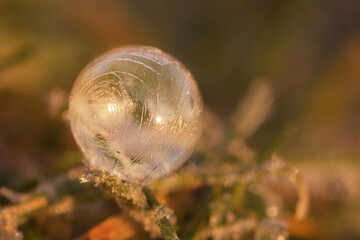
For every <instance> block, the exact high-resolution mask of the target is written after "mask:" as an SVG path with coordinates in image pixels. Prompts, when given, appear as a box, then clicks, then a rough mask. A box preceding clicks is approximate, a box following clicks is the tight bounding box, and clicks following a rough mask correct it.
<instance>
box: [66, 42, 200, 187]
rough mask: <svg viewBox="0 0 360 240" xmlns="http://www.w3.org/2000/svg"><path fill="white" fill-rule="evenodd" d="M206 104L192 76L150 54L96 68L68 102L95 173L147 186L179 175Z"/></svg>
mask: <svg viewBox="0 0 360 240" xmlns="http://www.w3.org/2000/svg"><path fill="white" fill-rule="evenodd" d="M202 115H203V104H202V99H201V95H200V93H199V90H198V86H197V84H196V82H195V81H194V79H193V77H192V75H191V74H190V72H189V71H188V70H187V69H186V68H185V67H184V66H183V65H182V64H181V63H180V62H179V61H177V60H176V59H174V58H173V57H171V56H169V55H168V54H166V53H164V52H162V51H160V50H158V49H156V48H152V47H144V46H130V47H123V48H117V49H114V50H111V51H109V52H107V53H106V54H104V55H102V56H100V57H98V58H96V59H95V60H93V61H92V62H91V63H90V64H89V65H88V66H87V67H86V68H85V69H84V70H83V71H82V72H81V73H80V75H79V77H78V78H77V80H76V82H75V84H74V87H73V89H72V92H71V96H70V106H69V117H70V124H71V129H72V132H73V134H74V137H75V140H76V142H77V144H78V145H79V146H80V148H81V150H82V152H83V153H84V156H85V160H84V161H85V163H86V164H87V165H88V166H89V167H92V168H95V169H99V170H105V171H107V172H108V173H110V174H112V175H114V176H116V177H118V178H120V179H122V180H125V181H128V182H132V183H136V184H145V183H148V182H150V181H152V180H154V179H157V178H160V177H162V176H164V175H166V174H168V173H170V172H172V171H173V170H175V169H177V168H178V167H180V166H181V165H182V164H183V163H184V162H185V161H186V160H187V159H188V157H189V155H190V154H191V153H192V151H193V150H194V148H195V145H196V143H197V142H198V140H199V138H200V134H201V124H202Z"/></svg>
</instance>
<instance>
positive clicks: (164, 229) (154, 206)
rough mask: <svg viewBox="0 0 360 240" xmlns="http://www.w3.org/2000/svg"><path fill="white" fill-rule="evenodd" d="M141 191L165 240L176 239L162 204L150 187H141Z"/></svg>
mask: <svg viewBox="0 0 360 240" xmlns="http://www.w3.org/2000/svg"><path fill="white" fill-rule="evenodd" d="M143 192H144V194H145V197H146V199H147V201H148V204H149V207H150V208H151V210H152V211H154V215H155V220H156V224H157V225H158V226H159V227H160V231H161V234H162V235H163V237H164V238H165V239H166V240H177V239H179V237H178V236H177V234H176V231H175V229H174V228H173V227H172V226H171V223H170V221H169V219H168V218H167V215H166V213H165V212H164V209H163V205H161V204H160V203H159V201H158V200H157V199H156V197H155V195H154V194H153V193H152V191H151V189H150V188H148V187H146V186H145V187H143Z"/></svg>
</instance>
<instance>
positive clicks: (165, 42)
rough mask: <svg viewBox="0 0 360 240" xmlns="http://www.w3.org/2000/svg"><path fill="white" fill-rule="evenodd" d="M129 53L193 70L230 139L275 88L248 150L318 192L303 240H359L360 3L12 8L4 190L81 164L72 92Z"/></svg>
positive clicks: (1, 48)
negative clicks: (156, 52) (87, 75)
mask: <svg viewBox="0 0 360 240" xmlns="http://www.w3.org/2000/svg"><path fill="white" fill-rule="evenodd" d="M129 44H140V45H151V46H154V47H157V48H160V49H162V50H164V51H165V52H167V53H169V54H171V55H173V56H174V57H176V58H177V59H179V60H180V61H181V62H182V63H184V65H185V66H186V67H187V68H188V69H189V70H190V71H191V72H192V73H193V75H194V77H195V79H196V80H197V82H198V83H199V87H200V89H201V92H202V94H203V97H204V101H205V103H206V105H207V108H208V111H209V112H211V116H212V117H213V118H216V121H217V122H218V123H219V124H215V126H216V127H218V128H226V127H227V126H229V125H230V124H231V123H233V122H234V121H236V120H234V119H236V117H234V115H236V113H237V112H239V108H241V104H240V105H239V103H241V101H242V100H244V99H247V98H246V96H248V95H249V94H250V95H251V89H253V91H255V94H256V92H257V91H261V89H262V88H261V86H266V87H265V89H266V91H269V93H267V94H269V95H270V96H271V97H265V100H266V101H265V103H262V104H263V105H264V104H265V105H266V104H267V103H268V105H271V107H270V106H268V108H269V110H268V111H267V113H266V114H265V115H266V117H265V116H264V117H263V118H264V119H261V120H260V122H262V123H263V124H262V125H261V126H259V128H256V129H255V130H256V131H255V130H254V132H253V134H251V136H249V137H248V138H246V143H247V145H248V146H249V148H251V149H252V151H253V152H254V153H256V157H255V159H256V161H258V162H262V161H265V160H266V159H269V158H270V157H271V156H272V155H273V154H274V153H276V154H277V155H278V156H280V157H281V158H282V159H284V161H285V162H286V163H287V164H288V165H291V166H296V167H297V168H299V169H300V171H301V172H302V174H303V178H304V181H305V182H306V183H307V184H308V186H309V194H310V202H311V204H310V205H311V209H310V215H309V217H308V218H307V219H306V220H304V221H303V222H301V223H293V224H292V223H291V222H290V238H291V239H344V240H347V239H348V240H351V239H360V218H359V216H360V204H359V202H360V192H359V191H360V174H359V173H360V159H359V158H360V2H359V1H357V0H342V1H337V0H317V1H313V0H304V1H286V0H275V1H260V0H252V1H250V0H238V1H235V0H234V1H209V0H207V1H206V0H198V1H161V0H152V1H139V0H131V1H130V0H126V1H117V0H101V1H99V0H61V1H60V0H54V1H46V0H37V1H33V0H17V1H14V0H0V187H1V186H6V187H7V188H11V189H19V188H20V187H21V186H23V185H24V184H25V183H27V182H29V181H31V179H34V177H37V176H42V175H44V173H46V171H47V170H48V169H51V168H53V167H54V166H56V165H57V164H59V162H61V161H63V160H64V159H69V158H76V156H77V155H78V154H79V153H78V151H77V147H76V145H75V143H74V140H73V138H72V135H71V132H70V129H69V126H68V123H67V121H66V109H67V104H68V103H67V99H68V95H69V92H70V90H71V87H72V84H73V83H74V81H75V79H76V77H77V75H78V73H79V72H80V71H81V70H82V68H83V67H84V66H85V65H86V64H87V63H88V62H89V61H90V60H92V59H93V58H94V57H96V56H98V55H100V54H102V53H104V52H105V51H107V50H109V49H111V48H114V47H119V46H123V45H129ZM254 84H255V85H254ZM259 84H260V85H261V86H260V89H259ZM249 89H250V90H249ZM253 94H254V93H253ZM265 95H266V94H265ZM242 109H243V108H242ZM240 113H242V114H243V115H246V114H247V112H246V111H242V112H241V111H240ZM205 121H207V118H206V119H205ZM249 121H251V120H249ZM206 124H207V123H205V125H206ZM205 130H206V129H205ZM219 131H220V132H221V131H222V130H221V129H220V130H219ZM219 134H220V135H221V133H219ZM205 135H206V133H205ZM208 135H210V136H213V138H217V137H218V135H216V133H215V134H213V135H211V134H208ZM208 137H209V136H208ZM212 140H214V139H212ZM212 140H211V139H208V141H209V142H211V141H212ZM207 144H208V143H207V142H206V137H205V140H204V139H203V141H202V142H201V144H200V148H201V149H204V147H203V146H204V145H205V146H206V145H207ZM209 144H210V143H209ZM234 144H235V143H234ZM234 144H233V145H234ZM235 148H236V146H235ZM230 150H231V149H230ZM230 152H231V151H230ZM0 202H1V201H0ZM110 205H111V204H110ZM111 211H112V210H111V208H110V209H109V210H108V212H106V211H105V213H104V215H106V213H107V214H108V215H109V214H110V213H111ZM104 218H105V216H104ZM95 223H96V222H94V223H88V225H86V227H83V228H82V229H81V228H80V229H78V230H77V231H76V233H72V234H73V235H76V234H78V235H80V234H81V233H83V232H85V231H86V230H87V229H88V228H90V226H91V225H94V224H95ZM73 235H71V234H70V235H68V236H73ZM34 239H37V238H34ZM39 239H42V238H39ZM65 239H66V238H65Z"/></svg>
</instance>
